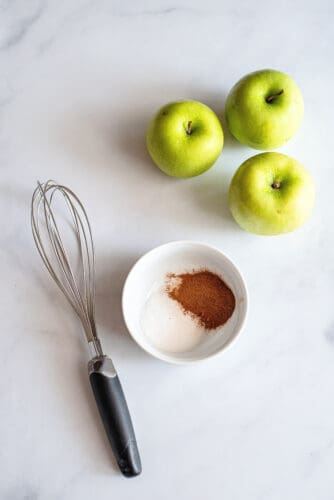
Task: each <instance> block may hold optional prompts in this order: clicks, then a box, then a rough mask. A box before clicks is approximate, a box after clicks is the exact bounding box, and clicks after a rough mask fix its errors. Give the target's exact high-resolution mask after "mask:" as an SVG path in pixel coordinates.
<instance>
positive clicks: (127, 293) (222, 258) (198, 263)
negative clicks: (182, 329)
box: [122, 241, 248, 364]
mask: <svg viewBox="0 0 334 500" xmlns="http://www.w3.org/2000/svg"><path fill="white" fill-rule="evenodd" d="M203 268H205V269H208V270H209V271H212V272H214V273H217V274H218V275H220V276H221V277H222V278H223V280H224V281H225V283H226V284H227V285H228V286H229V287H230V289H231V290H232V292H233V294H234V296H235V299H236V306H235V309H234V312H233V314H232V316H231V318H230V319H229V320H228V321H227V322H226V323H225V324H224V325H223V326H221V327H220V328H218V329H217V330H215V331H214V332H213V333H208V334H205V335H204V336H203V338H202V339H201V341H200V342H199V343H198V344H197V345H195V346H194V347H193V348H191V349H189V350H186V351H182V352H170V351H168V350H162V349H159V348H157V347H156V345H154V344H153V343H152V341H151V340H150V338H149V337H148V336H147V335H146V334H145V331H143V327H142V315H143V310H144V307H145V306H146V303H147V299H148V296H149V295H150V293H151V290H152V287H154V286H155V284H156V283H163V282H164V280H165V278H166V275H167V274H168V273H175V274H178V273H184V272H191V271H192V270H194V269H203ZM247 307H248V294H247V288H246V284H245V281H244V279H243V277H242V275H241V273H240V271H239V270H238V268H237V267H236V265H235V264H234V263H233V262H232V261H231V260H230V259H229V258H228V257H226V255H224V254H223V252H222V251H221V250H219V249H218V248H214V247H212V246H209V245H206V244H203V243H198V242H194V241H174V242H171V243H167V244H165V245H162V246H159V247H157V248H154V249H153V250H151V251H150V252H148V253H146V254H145V255H143V256H142V257H141V258H140V259H139V260H138V261H137V262H136V263H135V264H134V266H133V268H132V269H131V271H130V272H129V274H128V277H127V279H126V281H125V284H124V289H123V297H122V308H123V315H124V320H125V323H126V326H127V328H128V330H129V332H130V334H131V336H132V337H133V339H134V340H135V341H136V342H137V344H138V345H139V346H140V347H142V348H143V349H144V350H145V351H146V352H148V353H149V354H152V356H155V357H156V358H159V359H161V360H163V361H168V362H170V363H177V364H183V363H191V362H194V361H199V360H203V359H206V358H209V357H211V356H214V355H215V354H218V353H219V352H221V351H223V350H224V349H226V348H227V346H229V345H230V344H231V343H232V341H234V340H235V338H236V337H237V336H238V335H239V333H240V332H241V330H242V327H243V325H244V323H245V319H246V315H247Z"/></svg>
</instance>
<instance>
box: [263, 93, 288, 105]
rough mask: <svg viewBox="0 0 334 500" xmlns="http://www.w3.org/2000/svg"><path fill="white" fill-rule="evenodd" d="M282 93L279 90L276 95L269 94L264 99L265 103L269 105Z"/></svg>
mask: <svg viewBox="0 0 334 500" xmlns="http://www.w3.org/2000/svg"><path fill="white" fill-rule="evenodd" d="M283 92H284V90H283V89H282V90H280V91H279V92H277V93H276V94H271V95H269V96H268V97H266V102H267V103H268V104H270V103H271V102H273V101H274V100H275V99H276V98H277V97H279V96H280V95H282V94H283Z"/></svg>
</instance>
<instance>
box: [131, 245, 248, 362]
mask: <svg viewBox="0 0 334 500" xmlns="http://www.w3.org/2000/svg"><path fill="white" fill-rule="evenodd" d="M189 244H192V245H195V246H201V247H203V248H206V249H208V250H215V251H216V252H218V253H219V254H221V255H222V256H223V257H224V258H225V259H226V260H227V261H228V263H229V265H231V266H232V267H233V268H234V269H235V270H236V274H237V276H238V279H239V282H240V284H241V286H242V288H243V291H244V304H243V310H244V313H243V317H242V319H241V323H240V326H239V328H238V330H237V331H236V333H235V334H234V335H233V337H231V338H230V339H229V340H228V341H227V342H226V344H224V345H223V346H222V347H221V348H219V349H217V350H216V351H214V352H213V353H211V354H207V355H204V356H201V357H194V358H189V359H180V358H178V357H176V356H173V355H172V354H170V355H169V354H165V353H163V352H161V351H159V349H157V348H156V349H153V348H152V349H151V348H150V346H149V345H147V344H145V343H144V342H141V337H140V335H138V336H137V335H135V334H134V333H133V332H132V329H131V328H130V326H129V322H128V318H127V314H126V312H125V310H126V305H125V302H126V299H125V295H126V290H127V288H128V287H129V282H130V279H131V277H132V274H133V273H134V271H135V268H136V267H137V265H139V263H141V262H142V261H143V260H145V259H148V258H149V257H150V256H151V255H152V254H153V253H155V252H157V251H158V250H161V249H163V248H164V247H172V246H181V245H189ZM248 310H249V293H248V289H247V285H246V281H245V278H244V276H243V274H242V272H241V271H240V268H239V267H238V266H237V265H236V264H235V262H234V261H233V260H232V259H231V258H230V257H229V256H228V255H226V253H225V252H223V251H222V250H221V249H220V248H217V247H216V246H214V245H210V244H208V243H203V242H201V241H195V240H172V241H169V242H167V243H163V244H162V245H158V246H156V247H154V248H152V249H151V250H148V251H147V252H145V253H144V254H143V255H141V256H140V257H139V258H138V259H137V260H136V261H135V262H134V264H133V265H132V267H131V269H130V271H129V272H128V274H127V277H126V279H125V281H124V284H123V290H122V314H123V319H124V323H125V325H126V328H127V330H128V332H129V335H130V336H131V337H132V339H133V340H134V341H135V342H136V344H137V345H138V346H139V347H141V348H142V349H143V350H144V351H145V352H147V353H148V354H150V355H151V356H153V357H154V358H156V359H159V360H160V361H165V362H167V363H170V364H174V365H190V364H194V363H199V362H201V361H205V360H207V359H209V358H213V357H216V356H219V355H221V354H222V352H223V351H226V350H227V349H229V348H230V347H231V346H232V345H233V344H234V343H235V342H236V340H237V339H238V338H239V337H240V334H241V332H242V331H243V329H244V326H245V324H246V320H247V317H248Z"/></svg>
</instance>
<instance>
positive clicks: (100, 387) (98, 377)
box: [88, 356, 141, 477]
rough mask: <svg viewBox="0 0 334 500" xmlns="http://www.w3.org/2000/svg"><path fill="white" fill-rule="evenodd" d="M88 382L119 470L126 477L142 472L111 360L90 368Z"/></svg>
mask: <svg viewBox="0 0 334 500" xmlns="http://www.w3.org/2000/svg"><path fill="white" fill-rule="evenodd" d="M88 371H89V379H90V383H91V386H92V389H93V393H94V396H95V400H96V404H97V407H98V409H99V412H100V416H101V419H102V422H103V425H104V428H105V431H106V434H107V436H108V439H109V442H110V444H111V447H112V449H113V452H114V455H115V458H116V461H117V463H118V466H119V468H120V470H121V472H122V474H124V476H126V477H134V476H137V475H138V474H140V472H141V462H140V456H139V452H138V448H137V442H136V437H135V433H134V430H133V426H132V422H131V417H130V413H129V410H128V406H127V403H126V400H125V396H124V393H123V389H122V386H121V383H120V381H119V378H118V375H117V373H116V370H115V368H114V366H113V363H112V361H111V359H110V358H108V357H107V356H100V357H96V358H93V359H92V360H91V361H90V362H89V364H88Z"/></svg>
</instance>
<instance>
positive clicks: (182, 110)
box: [146, 101, 224, 178]
mask: <svg viewBox="0 0 334 500" xmlns="http://www.w3.org/2000/svg"><path fill="white" fill-rule="evenodd" d="M189 122H191V125H190V130H189V129H188V124H189ZM187 129H188V132H190V133H188V132H187ZM223 144H224V134H223V129H222V126H221V123H220V121H219V119H218V117H217V115H216V114H215V113H214V112H213V111H212V110H211V109H210V108H209V107H208V106H205V104H202V103H200V102H198V101H178V102H172V103H169V104H166V105H165V106H163V107H162V108H161V109H160V110H159V111H158V112H157V113H156V115H155V116H154V117H153V119H152V121H151V122H150V124H149V126H148V129H147V134H146V145H147V149H148V152H149V154H150V156H151V158H152V160H153V161H154V163H155V164H156V165H157V166H158V167H159V168H160V170H162V171H163V172H164V173H165V174H167V175H171V176H173V177H179V178H186V177H194V176H196V175H200V174H202V173H203V172H205V171H206V170H208V169H209V168H210V167H212V165H213V164H214V163H215V161H216V160H217V158H218V157H219V155H220V153H221V151H222V149H223Z"/></svg>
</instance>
